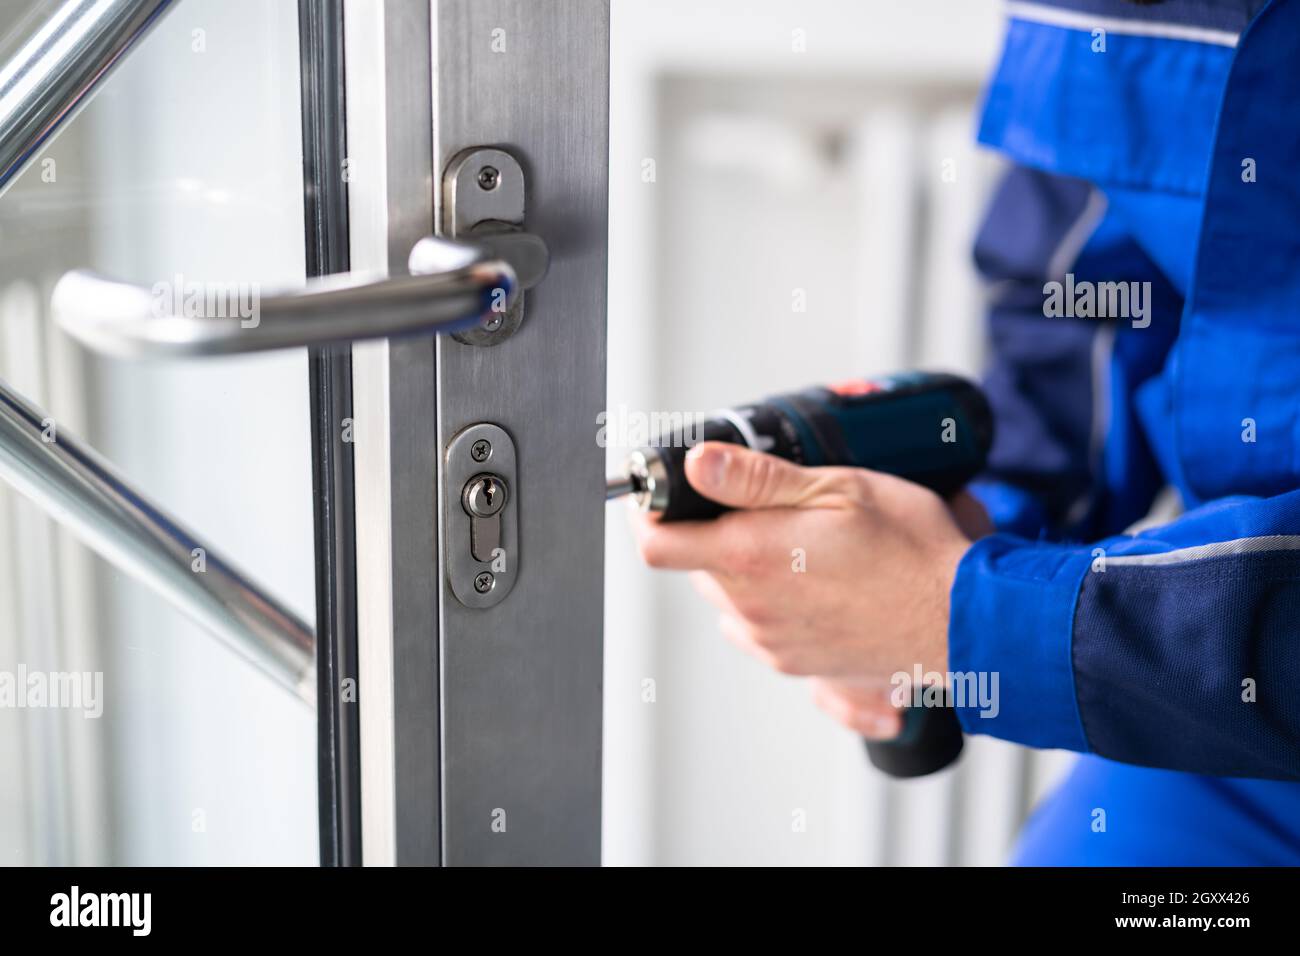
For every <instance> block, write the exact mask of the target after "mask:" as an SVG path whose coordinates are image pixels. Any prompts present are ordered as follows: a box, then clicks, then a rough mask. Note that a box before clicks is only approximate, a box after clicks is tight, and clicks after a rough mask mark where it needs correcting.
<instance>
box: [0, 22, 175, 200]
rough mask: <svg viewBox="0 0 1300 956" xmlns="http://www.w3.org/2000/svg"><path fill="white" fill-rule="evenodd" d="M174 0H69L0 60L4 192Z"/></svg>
mask: <svg viewBox="0 0 1300 956" xmlns="http://www.w3.org/2000/svg"><path fill="white" fill-rule="evenodd" d="M171 5H172V0H67V2H65V3H63V4H62V5H61V6H60V7H59V8H58V9H57V10H56V11H55V12H54V14H53V15H52V16H51V17H50V18H49V19H48V20H47V21H45V23H44V24H42V25H41V27H40V28H39V29H38V30H37V31H36V33H34V34H33V35H32V37H31V38H30V39H29V40H28V41H27V42H26V43H25V44H24V45H23V46H22V48H21V49H19V50H18V51H17V53H15V55H14V56H13V57H12V59H10V61H9V62H8V63H6V64H5V65H4V66H3V67H0V192H3V191H4V190H5V188H6V187H7V186H8V185H9V184H10V183H11V182H13V180H14V179H16V178H17V177H18V175H19V174H20V173H21V172H22V171H23V170H24V169H25V168H26V167H27V164H28V163H30V162H31V161H32V160H33V159H35V157H36V155H37V153H39V152H40V150H41V149H42V148H43V147H44V146H46V145H47V144H48V143H49V142H50V140H51V139H53V137H54V135H55V134H56V133H57V132H58V131H59V130H60V129H61V128H62V127H63V125H64V124H65V123H66V122H67V121H68V120H69V119H71V118H72V117H73V116H75V115H76V113H77V111H78V110H79V109H80V108H81V107H82V106H83V105H85V103H86V102H87V100H88V99H89V97H90V94H91V93H92V92H93V91H94V90H95V89H96V88H97V87H98V86H99V84H100V83H102V82H103V81H104V79H105V78H106V77H107V76H108V75H109V74H110V73H111V72H112V70H113V68H114V67H115V66H117V64H118V62H119V61H120V60H121V58H122V56H123V54H125V53H126V52H127V50H129V49H131V47H132V46H133V45H134V44H135V42H136V41H137V40H139V39H140V38H141V37H142V36H144V35H145V34H146V33H148V32H149V30H150V29H151V28H152V27H153V26H154V24H156V23H157V22H158V20H159V19H160V18H161V17H162V16H163V15H164V14H165V13H166V12H167V11H168V9H169V8H170V6H171Z"/></svg>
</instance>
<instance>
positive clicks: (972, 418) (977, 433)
mask: <svg viewBox="0 0 1300 956" xmlns="http://www.w3.org/2000/svg"><path fill="white" fill-rule="evenodd" d="M691 432H692V435H691V438H692V439H693V440H692V441H691V442H690V443H689V444H691V445H693V444H695V443H696V442H698V441H721V442H728V443H730V444H733V445H745V446H747V447H749V448H753V449H755V450H757V451H762V452H766V453H768V454H770V455H776V456H777V457H779V458H784V459H786V460H787V461H792V462H794V463H796V464H799V465H805V466H809V467H816V466H820V465H849V466H855V467H859V468H870V469H872V470H874V471H882V472H886V473H888V474H891V475H897V476H898V477H900V478H906V479H907V480H909V481H914V482H916V483H917V484H919V485H924V486H925V487H927V488H929V489H931V490H932V491H934V492H936V493H938V494H940V495H944V496H947V495H951V494H953V493H955V492H957V491H959V490H960V489H961V488H962V487H963V486H964V485H965V484H966V483H967V482H969V481H970V480H971V479H972V478H973V477H975V475H976V474H978V473H979V472H980V471H981V470H983V468H984V462H985V459H986V458H987V456H988V451H989V447H990V445H991V444H992V442H993V416H992V414H991V413H990V411H989V406H988V402H987V401H986V400H985V398H984V395H983V394H982V393H981V392H980V390H979V389H978V388H976V387H975V386H974V385H972V384H971V383H970V382H968V381H966V380H965V379H963V378H959V377H958V376H956V375H947V374H940V373H931V372H904V373H901V374H897V375H889V376H885V377H882V378H874V379H858V380H853V381H849V382H842V383H840V384H837V385H830V386H817V387H814V388H808V389H805V390H803V391H801V392H795V393H792V394H789V395H779V396H776V397H773V398H769V399H767V400H765V401H762V402H757V403H755V404H752V405H741V406H739V407H738V408H734V409H724V410H722V411H719V412H716V413H714V414H712V415H710V416H708V417H707V418H705V419H704V420H703V421H702V422H699V423H698V425H697V426H696V427H694V428H692V429H691ZM664 437H665V436H659V437H658V438H657V439H656V440H654V441H652V442H651V444H650V446H648V447H646V448H642V449H639V450H638V451H635V452H633V453H632V454H631V455H629V456H628V461H627V472H626V474H625V475H619V476H616V477H613V478H611V479H610V480H609V482H608V484H607V486H606V494H605V496H606V498H607V499H610V498H617V497H620V496H622V495H632V496H633V497H634V498H635V500H636V501H637V503H638V505H639V506H640V507H641V509H642V510H644V511H652V512H657V513H658V514H659V517H660V520H661V521H703V520H709V519H712V518H716V517H717V516H718V515H720V514H722V513H723V512H724V511H726V510H728V509H727V508H726V507H725V506H724V505H720V504H718V503H717V502H716V501H711V500H709V499H708V498H705V497H704V496H702V495H701V494H699V493H698V492H697V491H696V490H695V489H694V488H693V487H692V486H691V484H690V482H688V481H687V480H686V469H685V459H686V453H687V452H688V451H689V450H690V448H689V447H688V444H687V443H686V442H684V441H680V440H676V441H674V440H669V441H665V440H664ZM673 437H679V436H673ZM961 748H962V735H961V727H960V725H959V724H958V722H957V718H956V715H955V714H953V712H952V710H951V709H949V708H946V707H925V708H909V709H907V710H906V711H905V713H904V721H903V731H902V733H901V734H900V735H899V736H898V737H897V738H895V739H894V740H890V741H879V742H877V741H868V742H867V752H868V754H869V755H870V757H871V762H872V763H873V764H875V765H876V766H877V767H879V768H880V769H881V770H883V771H884V772H885V773H888V774H890V775H892V776H895V777H918V776H922V775H924V774H928V773H933V772H935V771H936V770H941V769H942V768H944V767H946V766H948V764H950V763H952V762H953V761H954V760H956V759H957V756H958V754H960V753H961Z"/></svg>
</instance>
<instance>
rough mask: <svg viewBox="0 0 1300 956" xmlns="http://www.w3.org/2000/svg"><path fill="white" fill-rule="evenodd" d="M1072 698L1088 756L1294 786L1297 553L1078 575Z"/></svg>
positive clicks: (1299, 642)
mask: <svg viewBox="0 0 1300 956" xmlns="http://www.w3.org/2000/svg"><path fill="white" fill-rule="evenodd" d="M1074 670H1075V687H1076V691H1077V694H1078V703H1079V712H1080V715H1081V716H1082V719H1083V725H1084V732H1085V734H1086V736H1087V739H1088V743H1089V745H1090V747H1091V749H1092V750H1093V751H1095V752H1096V753H1098V754H1101V755H1102V756H1105V757H1110V758H1112V759H1115V760H1122V761H1125V762H1127V763H1135V764H1144V765H1148V766H1157V767H1165V768H1169V769H1173V770H1187V771H1192V772H1196V773H1208V774H1215V775H1220V776H1236V777H1270V778H1275V779H1286V780H1300V693H1298V692H1297V688H1298V687H1300V551H1257V552H1246V553H1239V554H1226V555H1222V556H1219V557H1211V558H1203V559H1201V560H1196V561H1188V562H1184V563H1179V564H1164V565H1160V564H1155V565H1149V564H1147V565H1143V564H1139V565H1124V564H1122V563H1116V562H1115V561H1114V560H1112V561H1110V562H1109V563H1108V564H1107V566H1106V570H1105V571H1104V572H1097V571H1094V572H1092V573H1089V574H1086V575H1084V582H1083V589H1082V591H1081V593H1080V595H1079V602H1078V605H1077V610H1076V614H1075V642H1074Z"/></svg>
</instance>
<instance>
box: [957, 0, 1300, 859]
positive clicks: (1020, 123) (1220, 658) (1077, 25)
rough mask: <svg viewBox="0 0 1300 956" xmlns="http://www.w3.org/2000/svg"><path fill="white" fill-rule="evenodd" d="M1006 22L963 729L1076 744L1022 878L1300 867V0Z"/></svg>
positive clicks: (1138, 8) (1076, 2)
mask: <svg viewBox="0 0 1300 956" xmlns="http://www.w3.org/2000/svg"><path fill="white" fill-rule="evenodd" d="M1008 11H1009V15H1010V20H1009V23H1008V30H1007V35H1006V41H1005V47H1004V51H1003V55H1002V59H1001V62H1000V65H999V66H998V68H997V70H996V72H995V75H994V78H993V80H992V82H991V84H990V86H989V88H988V90H987V94H986V101H985V107H984V113H983V117H982V120H981V126H980V134H979V135H980V140H981V142H983V143H984V144H987V145H989V146H991V147H994V148H996V149H998V150H1000V151H1002V152H1003V153H1005V154H1006V155H1007V156H1008V157H1009V158H1010V159H1011V161H1012V164H1013V165H1012V166H1011V168H1010V169H1009V171H1008V172H1007V174H1006V176H1005V178H1004V180H1003V182H1002V183H1001V185H1000V187H999V188H998V190H997V191H996V194H995V196H994V198H993V200H992V203H991V208H990V210H989V214H988V217H987V219H986V221H985V223H984V225H983V226H982V228H981V230H980V233H979V236H978V238H977V241H976V250H975V256H976V262H977V265H978V267H979V269H980V270H981V272H982V274H983V275H984V277H985V278H986V279H987V280H988V282H989V284H990V285H989V292H990V297H991V305H990V337H991V345H992V352H993V360H992V364H991V367H990V371H989V374H988V377H987V382H986V384H987V388H988V394H989V396H990V400H991V402H992V405H993V408H994V413H995V416H996V418H997V425H998V433H997V436H996V438H995V441H994V446H993V449H992V453H991V456H990V466H989V473H988V475H987V476H985V478H984V479H982V480H981V481H980V482H978V483H977V485H976V486H975V487H974V489H973V490H974V491H975V493H976V494H977V496H978V497H979V498H980V499H981V500H982V501H983V502H984V504H985V506H986V507H987V509H988V511H989V513H990V515H991V517H992V518H993V520H994V523H995V525H996V527H997V529H998V533H996V534H994V535H992V536H990V537H987V538H984V539H983V540H981V541H979V542H977V543H976V544H975V545H974V546H973V547H972V548H971V549H970V551H969V552H968V553H967V554H966V556H965V557H964V559H963V560H962V562H961V565H960V567H959V568H958V572H957V577H956V581H955V583H954V585H953V591H952V617H951V627H950V633H949V644H950V652H949V657H950V665H949V666H950V669H951V670H952V671H954V672H970V671H973V672H981V671H984V672H997V673H998V675H999V689H1000V700H999V707H998V709H997V713H996V715H995V716H984V714H988V713H991V711H990V710H989V709H988V708H983V709H982V708H981V707H980V706H979V705H978V703H976V702H967V703H968V704H969V706H962V702H961V701H959V702H958V704H959V706H958V715H959V718H960V719H961V722H962V725H963V728H964V729H965V730H966V731H967V732H968V733H984V734H991V735H993V736H996V737H1002V738H1005V739H1008V740H1013V741H1017V742H1020V743H1023V744H1027V745H1030V746H1033V747H1050V748H1065V749H1068V750H1074V751H1079V752H1081V753H1083V754H1085V755H1086V756H1084V757H1082V758H1081V759H1080V761H1079V762H1078V764H1077V766H1076V767H1075V769H1074V770H1073V772H1072V773H1071V774H1070V776H1069V777H1068V779H1067V780H1066V781H1065V783H1064V784H1063V786H1062V787H1061V788H1059V789H1058V790H1057V791H1056V793H1055V794H1053V795H1052V796H1050V797H1048V798H1047V799H1046V800H1045V802H1044V804H1043V805H1042V806H1040V808H1039V809H1038V810H1037V811H1036V813H1035V815H1034V817H1033V818H1032V819H1031V820H1030V822H1029V824H1028V825H1027V827H1026V829H1025V833H1024V834H1023V835H1022V838H1021V841H1020V845H1019V847H1018V849H1017V851H1016V853H1015V859H1016V860H1017V861H1018V862H1021V863H1029V864H1065V865H1068V864H1082V865H1091V864H1098V865H1128V864H1153V865H1157V864H1163V865H1175V866H1176V865H1195V864H1209V865H1232V864H1287V865H1297V864H1300V782H1297V781H1300V490H1297V489H1300V0H1171V2H1167V3H1156V4H1151V5H1137V4H1134V3H1131V2H1126V0H1061V2H1050V3H1010V4H1008ZM1051 283H1059V285H1057V286H1052V285H1050V284H1051ZM1081 290H1085V291H1086V290H1092V292H1093V293H1094V294H1093V295H1092V298H1091V301H1089V300H1088V298H1087V296H1086V295H1085V291H1081ZM1067 293H1068V294H1067ZM1125 296H1127V297H1128V300H1127V301H1125ZM1053 298H1055V301H1054V302H1052V301H1050V300H1051V299H1053ZM1062 305H1065V306H1067V307H1066V308H1065V309H1062ZM1103 313H1104V316H1103V315H1102V314H1103ZM1166 486H1172V487H1173V488H1174V489H1176V490H1177V492H1178V494H1179V496H1180V497H1181V500H1182V504H1183V506H1184V508H1185V511H1184V513H1183V514H1182V516H1181V517H1179V518H1177V520H1173V521H1171V522H1169V523H1167V524H1164V525H1162V526H1159V527H1154V528H1150V529H1148V530H1144V531H1142V532H1140V533H1136V534H1126V533H1124V531H1125V529H1126V528H1129V527H1130V526H1131V525H1132V524H1133V523H1134V522H1136V521H1138V520H1139V519H1141V518H1142V517H1143V516H1144V515H1145V514H1147V513H1148V511H1149V510H1150V508H1151V506H1152V503H1153V501H1154V500H1155V498H1156V497H1157V494H1158V493H1159V492H1160V491H1161V489H1162V488H1164V487H1166Z"/></svg>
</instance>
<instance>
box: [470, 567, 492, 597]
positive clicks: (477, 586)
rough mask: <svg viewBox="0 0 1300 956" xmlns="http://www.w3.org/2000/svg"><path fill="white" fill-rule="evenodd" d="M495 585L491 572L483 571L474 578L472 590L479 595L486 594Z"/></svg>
mask: <svg viewBox="0 0 1300 956" xmlns="http://www.w3.org/2000/svg"><path fill="white" fill-rule="evenodd" d="M496 583H497V579H496V578H494V577H493V576H492V572H491V571H484V572H483V573H482V574H479V575H477V576H476V577H475V578H474V590H475V591H477V592H478V593H479V594H487V593H488V592H489V591H491V590H492V588H493V586H494V585H495V584H496Z"/></svg>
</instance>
